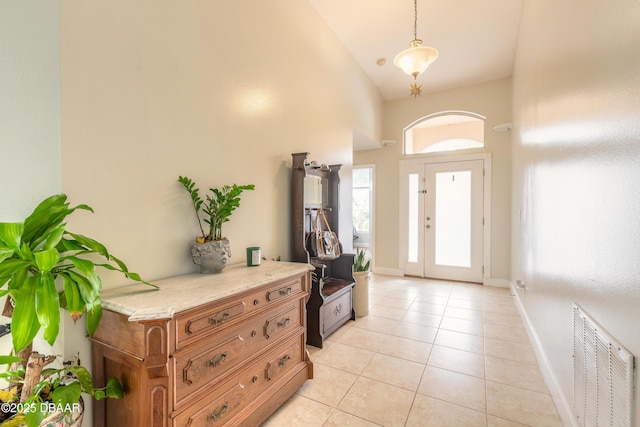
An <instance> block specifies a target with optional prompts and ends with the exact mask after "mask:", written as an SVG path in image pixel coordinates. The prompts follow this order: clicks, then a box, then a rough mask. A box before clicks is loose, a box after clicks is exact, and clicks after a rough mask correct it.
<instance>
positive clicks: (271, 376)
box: [264, 343, 301, 381]
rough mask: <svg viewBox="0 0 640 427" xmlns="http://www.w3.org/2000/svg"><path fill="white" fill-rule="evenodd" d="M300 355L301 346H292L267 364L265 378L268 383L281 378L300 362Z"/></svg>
mask: <svg viewBox="0 0 640 427" xmlns="http://www.w3.org/2000/svg"><path fill="white" fill-rule="evenodd" d="M300 354H301V353H300V345H299V344H298V343H296V344H294V345H292V346H291V347H289V348H288V349H287V350H286V351H284V352H282V353H280V354H279V355H277V356H276V357H274V358H273V359H271V360H270V361H269V362H268V363H267V367H266V368H265V370H264V378H265V379H266V380H267V381H272V380H275V379H277V378H279V377H280V376H281V375H282V374H283V373H284V372H286V371H288V370H289V369H291V367H292V366H295V365H296V363H298V362H299V361H300Z"/></svg>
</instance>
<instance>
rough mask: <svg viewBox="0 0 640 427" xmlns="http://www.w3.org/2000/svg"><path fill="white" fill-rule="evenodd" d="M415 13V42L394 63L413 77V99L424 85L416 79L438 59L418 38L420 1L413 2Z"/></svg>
mask: <svg viewBox="0 0 640 427" xmlns="http://www.w3.org/2000/svg"><path fill="white" fill-rule="evenodd" d="M413 11H414V18H413V40H411V42H410V43H409V49H405V50H403V51H402V52H400V53H399V54H398V55H396V57H395V59H394V60H393V63H394V64H395V65H396V67H398V68H401V69H402V71H404V72H405V73H407V74H408V75H410V76H413V84H412V85H411V86H410V87H409V92H410V94H411V95H413V97H417V96H418V95H420V94H421V92H422V90H421V89H422V85H418V84H417V82H416V79H417V77H418V76H419V75H420V74H422V73H423V72H424V71H425V70H426V69H427V68H428V67H429V65H431V63H432V62H433V61H435V60H436V59H437V58H438V51H437V50H436V49H434V48H432V47H429V46H422V40H420V39H419V38H418V0H413Z"/></svg>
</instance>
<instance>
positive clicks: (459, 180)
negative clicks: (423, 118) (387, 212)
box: [400, 158, 487, 283]
mask: <svg viewBox="0 0 640 427" xmlns="http://www.w3.org/2000/svg"><path fill="white" fill-rule="evenodd" d="M486 161H487V159H483V158H471V159H469V158H467V159H460V160H453V159H452V160H451V161H448V160H437V161H436V160H433V161H430V162H428V163H427V162H426V161H425V160H423V161H422V162H419V161H409V162H403V163H401V168H400V169H401V172H400V174H401V193H400V194H401V196H400V207H401V208H400V210H401V212H400V233H401V234H400V235H401V239H400V265H401V266H402V268H403V271H404V274H407V275H413V276H420V277H429V278H436V279H445V280H459V281H467V282H476V283H483V276H484V274H483V273H484V271H483V265H484V263H485V262H487V261H486V260H485V258H486V256H484V255H486V254H483V252H484V250H485V248H486V246H485V242H484V239H485V238H487V236H485V235H484V234H485V230H486V227H487V226H486V225H485V223H484V216H485V214H487V212H485V209H486V208H487V205H486V201H485V200H484V198H485V194H484V188H485V185H487V184H486V183H485V179H486V178H485V174H484V169H485V166H486V165H485V162H486Z"/></svg>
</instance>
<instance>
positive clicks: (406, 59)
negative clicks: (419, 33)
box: [393, 39, 438, 78]
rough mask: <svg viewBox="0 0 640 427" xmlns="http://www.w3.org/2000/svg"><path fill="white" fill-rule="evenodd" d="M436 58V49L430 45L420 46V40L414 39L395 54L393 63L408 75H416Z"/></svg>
mask: <svg viewBox="0 0 640 427" xmlns="http://www.w3.org/2000/svg"><path fill="white" fill-rule="evenodd" d="M437 58H438V51H437V50H436V49H434V48H432V47H428V46H422V40H420V39H414V40H412V41H411V43H409V49H405V50H403V51H402V52H400V53H399V54H398V55H396V57H395V59H394V60H393V63H394V64H395V65H396V67H398V68H401V69H402V71H404V72H405V73H407V74H408V75H410V76H413V77H414V78H415V77H418V76H419V75H420V74H422V73H423V72H424V71H425V70H426V69H427V68H429V65H431V63H432V62H433V61H435V60H436V59H437Z"/></svg>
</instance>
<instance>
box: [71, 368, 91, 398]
mask: <svg viewBox="0 0 640 427" xmlns="http://www.w3.org/2000/svg"><path fill="white" fill-rule="evenodd" d="M69 371H70V372H71V373H73V374H74V375H75V376H76V377H77V378H78V382H79V383H80V385H81V386H82V391H84V392H85V393H89V394H93V378H91V374H90V373H89V371H88V370H87V368H85V367H84V366H82V365H76V366H72V367H71V368H69Z"/></svg>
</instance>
